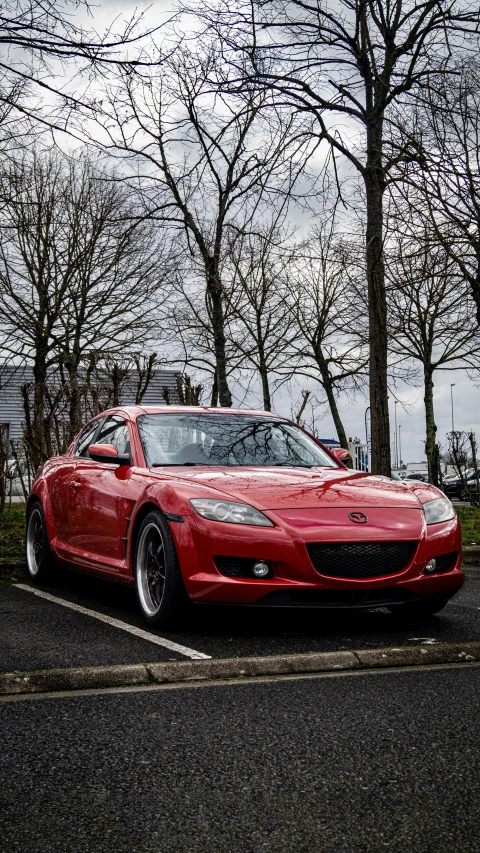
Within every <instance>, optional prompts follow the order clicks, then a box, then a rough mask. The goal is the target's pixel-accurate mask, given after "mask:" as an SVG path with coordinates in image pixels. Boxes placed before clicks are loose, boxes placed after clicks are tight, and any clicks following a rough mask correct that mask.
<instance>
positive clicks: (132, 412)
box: [102, 405, 286, 420]
mask: <svg viewBox="0 0 480 853" xmlns="http://www.w3.org/2000/svg"><path fill="white" fill-rule="evenodd" d="M120 412H123V413H124V414H126V415H128V416H129V417H130V418H132V419H133V420H134V419H135V418H137V417H139V416H140V415H160V414H163V415H165V414H174V413H175V414H183V413H185V414H188V413H191V414H194V413H199V412H202V413H204V412H205V413H207V414H213V415H263V416H265V417H269V418H276V419H278V420H286V418H282V416H281V415H276V414H275V413H274V412H266V411H263V410H262V409H229V408H226V407H221V406H217V407H215V406H166V405H164V406H162V405H158V406H118V407H116V408H111V409H107V410H106V411H105V412H103V413H102V414H104V415H106V414H109V415H111V414H116V413H120Z"/></svg>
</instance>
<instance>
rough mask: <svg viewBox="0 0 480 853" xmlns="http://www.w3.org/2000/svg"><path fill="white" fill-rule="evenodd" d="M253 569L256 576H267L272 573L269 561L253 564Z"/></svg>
mask: <svg viewBox="0 0 480 853" xmlns="http://www.w3.org/2000/svg"><path fill="white" fill-rule="evenodd" d="M252 571H253V574H254V575H255V577H256V578H267V577H268V576H269V574H270V566H269V565H268V563H264V562H263V561H260V562H259V563H254V564H253V569H252Z"/></svg>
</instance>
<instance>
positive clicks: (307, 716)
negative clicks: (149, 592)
mask: <svg viewBox="0 0 480 853" xmlns="http://www.w3.org/2000/svg"><path fill="white" fill-rule="evenodd" d="M479 688H480V668H478V667H477V668H474V667H470V668H469V667H466V668H464V669H461V670H460V669H450V670H437V671H432V670H430V671H425V670H421V669H417V670H415V671H413V672H412V671H410V672H406V671H403V672H402V671H398V672H397V673H378V672H377V673H375V674H362V675H356V676H352V675H349V676H340V677H338V676H337V677H330V678H317V679H314V678H307V679H300V680H296V681H283V682H270V683H269V682H262V681H259V682H257V683H255V684H235V685H227V684H217V685H215V686H208V687H196V688H192V687H187V688H186V687H183V688H182V689H175V690H159V691H157V692H146V693H119V694H114V695H112V694H110V695H102V696H71V697H68V698H51V699H48V700H39V699H34V700H28V701H23V702H19V703H13V704H0V728H1V737H2V761H1V763H0V815H1V822H2V826H1V832H0V851H1V853H14V851H21V853H100V851H102V853H104V851H105V853H380V851H385V850H388V851H391V853H405V851H408V853H478V850H479V849H480V838H479V834H480V831H479V826H480V797H479V793H480V791H479V779H480V766H479V764H480V761H479V751H478V734H479V715H480V708H479V698H478V697H479Z"/></svg>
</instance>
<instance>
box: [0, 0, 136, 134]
mask: <svg viewBox="0 0 480 853" xmlns="http://www.w3.org/2000/svg"><path fill="white" fill-rule="evenodd" d="M91 10H92V7H91V6H90V3H89V2H88V0H4V2H3V3H2V8H1V15H0V45H1V46H2V52H1V56H0V129H1V132H2V135H3V141H4V142H5V141H7V142H8V147H9V148H10V147H14V148H16V147H18V142H19V139H18V137H19V136H20V135H21V133H22V129H23V131H24V132H27V131H28V128H29V127H31V125H32V123H33V125H37V127H38V126H39V125H42V124H43V125H44V126H46V127H48V128H52V129H55V128H60V129H62V130H64V129H65V128H67V127H68V122H69V115H70V113H71V112H72V111H75V110H76V109H77V108H78V107H79V105H80V104H82V105H84V100H83V99H82V98H81V96H80V95H79V91H78V77H79V74H80V72H81V71H82V70H87V69H88V70H89V71H90V72H91V70H92V68H93V69H94V70H97V71H100V70H101V69H102V68H105V67H107V66H108V65H110V64H115V63H118V62H124V63H125V62H128V61H129V60H130V61H131V62H132V63H133V64H138V63H139V62H140V63H141V62H142V58H141V57H140V55H139V50H138V48H139V47H140V46H141V42H142V39H143V38H145V36H146V35H147V33H146V32H141V31H139V29H138V27H139V25H140V24H141V16H139V15H138V14H136V13H134V14H133V15H132V16H131V17H130V19H129V20H127V21H126V22H125V23H124V24H123V25H120V26H121V31H120V32H118V33H114V31H113V27H114V26H115V25H116V24H118V23H119V20H118V18H116V19H115V22H114V23H113V24H112V26H111V27H109V28H107V30H106V31H105V32H104V33H103V34H98V33H96V32H94V31H93V30H92V29H91V27H90V26H86V25H85V22H88V23H91ZM82 13H83V23H82V20H81V16H82ZM79 16H80V17H79ZM89 18H90V20H89ZM138 42H140V44H138ZM129 47H133V48H134V49H135V54H134V55H131V56H129V51H128V48H129ZM143 61H144V60H143ZM70 67H72V68H73V69H74V71H75V74H76V75H77V87H76V88H75V89H73V88H69V87H68V86H67V87H66V86H65V74H66V72H67V69H68V68H70ZM59 78H61V80H60V79H59ZM52 97H53V98H54V100H56V101H57V102H59V103H60V107H61V109H59V110H55V111H52V109H51V107H52V105H51V104H50V108H49V109H47V110H43V109H42V108H41V102H42V99H43V98H47V99H48V98H50V100H51V98H52ZM11 122H14V127H13V128H12V127H11V126H10V125H11Z"/></svg>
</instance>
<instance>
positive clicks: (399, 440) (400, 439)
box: [398, 424, 402, 467]
mask: <svg viewBox="0 0 480 853" xmlns="http://www.w3.org/2000/svg"><path fill="white" fill-rule="evenodd" d="M401 428H402V425H401V424H399V425H398V461H399V467H401V465H402V436H401V432H400V430H401Z"/></svg>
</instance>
